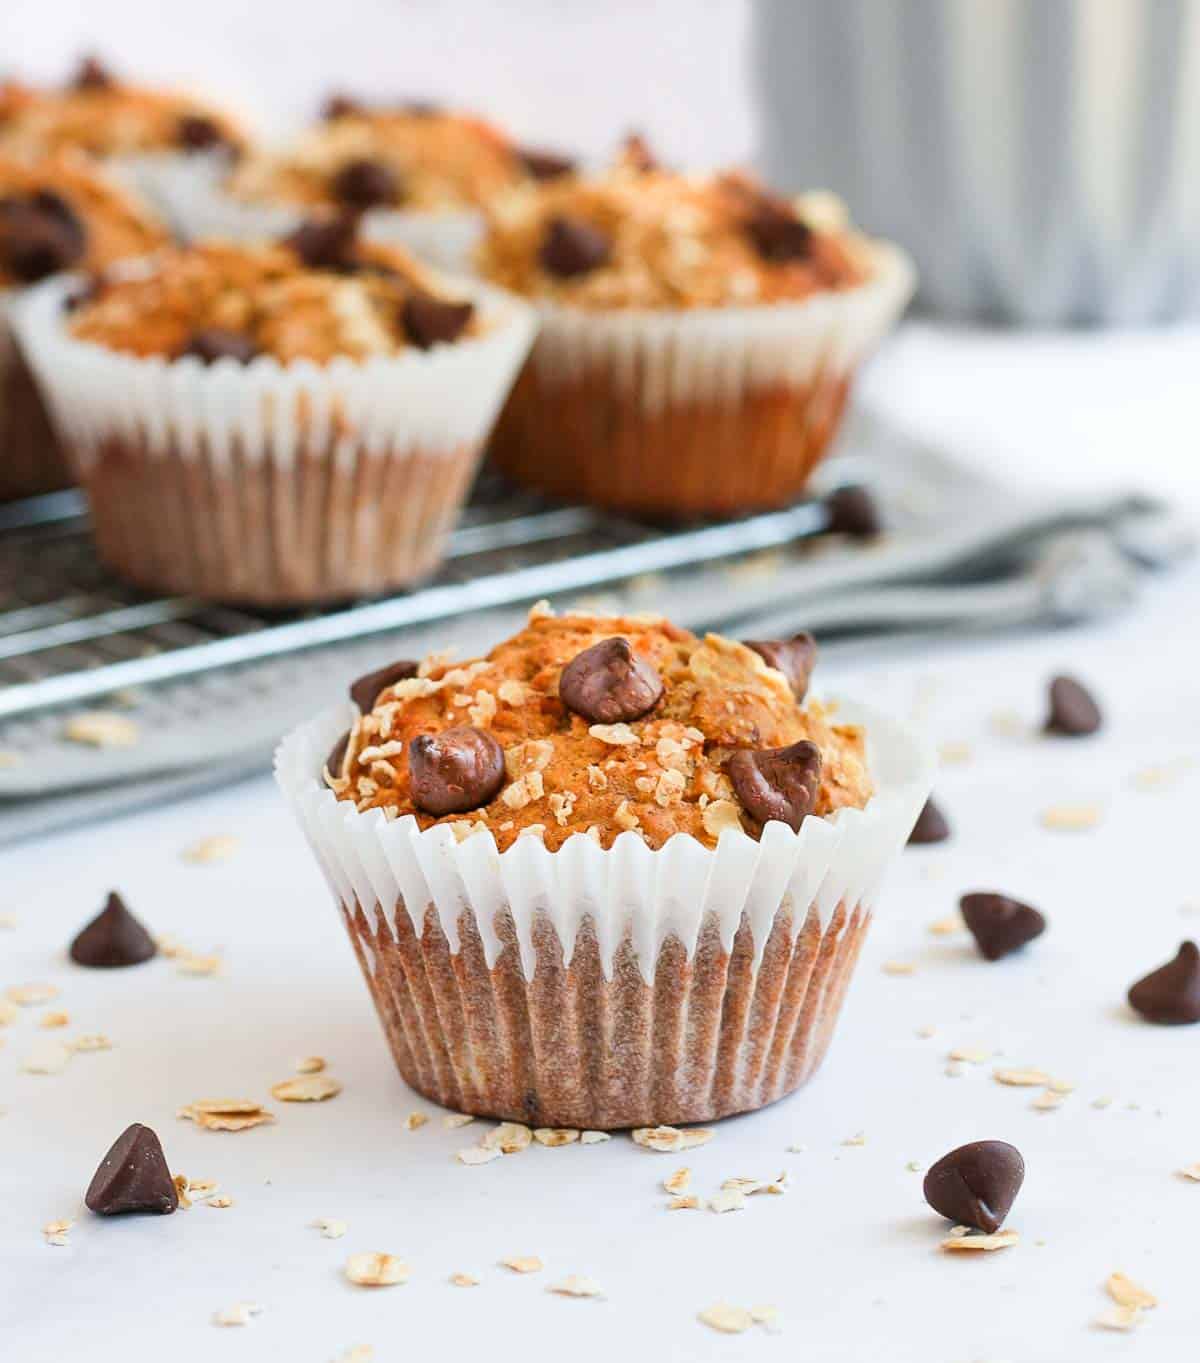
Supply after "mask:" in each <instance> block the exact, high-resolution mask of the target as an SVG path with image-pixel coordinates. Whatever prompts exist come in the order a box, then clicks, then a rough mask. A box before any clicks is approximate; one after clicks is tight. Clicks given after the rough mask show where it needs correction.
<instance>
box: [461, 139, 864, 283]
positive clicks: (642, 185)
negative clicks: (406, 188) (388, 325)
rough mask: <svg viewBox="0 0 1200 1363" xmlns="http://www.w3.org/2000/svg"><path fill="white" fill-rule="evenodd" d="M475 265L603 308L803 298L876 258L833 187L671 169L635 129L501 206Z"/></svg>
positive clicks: (851, 276)
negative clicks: (617, 153)
mask: <svg viewBox="0 0 1200 1363" xmlns="http://www.w3.org/2000/svg"><path fill="white" fill-rule="evenodd" d="M478 264H479V267H480V270H481V272H482V273H483V274H484V276H486V277H487V278H489V279H491V280H493V281H494V282H495V283H497V284H500V285H502V286H503V287H505V288H507V289H510V290H512V291H513V292H515V293H519V294H522V295H524V296H525V297H527V298H540V299H547V300H551V301H554V302H557V303H562V304H568V305H570V306H574V307H581V308H593V309H598V310H599V309H618V308H628V309H632V308H672V309H674V308H720V307H731V306H750V305H754V304H763V303H782V302H796V301H799V300H802V299H805V298H808V297H810V296H811V295H812V294H815V293H819V292H822V291H825V290H836V289H847V288H852V287H854V286H855V285H857V284H861V283H862V282H863V281H864V280H866V279H867V278H869V277H870V275H871V273H872V268H873V267H872V252H871V248H870V245H869V243H868V242H867V241H866V240H865V239H864V238H862V237H860V236H857V235H856V234H855V233H853V232H852V231H851V230H850V229H849V227H848V225H847V222H846V218H845V213H844V210H843V209H842V208H841V205H840V204H839V203H838V201H837V200H835V199H834V198H833V197H832V196H830V195H811V196H801V198H799V199H796V200H787V199H782V198H779V197H777V196H775V195H772V194H770V193H768V192H767V191H766V190H764V189H763V188H762V187H761V186H760V185H759V184H758V183H757V182H756V181H754V180H753V179H752V178H751V177H749V176H748V175H745V174H741V173H727V174H720V175H710V176H688V175H679V174H674V173H671V172H669V171H665V170H662V169H659V168H658V167H657V166H656V165H655V163H654V162H653V160H652V158H650V156H649V154H648V153H647V152H646V151H645V148H644V144H641V143H640V142H639V141H638V140H636V139H634V140H632V141H631V142H630V143H627V144H626V149H625V153H624V154H623V156H622V157H621V159H620V160H619V161H618V164H617V165H616V166H615V167H613V168H612V169H611V170H609V171H608V172H606V173H604V174H601V175H596V176H583V175H568V176H563V177H560V178H557V179H554V180H549V181H545V182H543V183H540V184H536V185H527V186H525V187H523V188H521V189H519V190H517V191H516V192H514V193H513V194H510V195H508V196H506V197H505V198H503V199H501V200H500V201H498V202H497V203H496V204H494V205H493V206H492V208H491V210H490V212H489V223H488V232H487V235H486V237H485V239H484V240H483V242H482V243H481V245H480V247H479V253H478Z"/></svg>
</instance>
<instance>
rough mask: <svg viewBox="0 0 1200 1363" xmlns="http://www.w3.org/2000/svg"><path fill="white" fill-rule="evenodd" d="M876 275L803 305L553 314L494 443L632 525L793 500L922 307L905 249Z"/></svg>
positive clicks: (541, 482)
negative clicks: (883, 348)
mask: <svg viewBox="0 0 1200 1363" xmlns="http://www.w3.org/2000/svg"><path fill="white" fill-rule="evenodd" d="M874 265H875V269H874V274H873V276H872V278H871V279H870V280H869V281H868V282H866V283H864V284H863V285H861V286H859V287H857V288H854V289H847V290H842V291H832V290H831V291H827V292H824V293H819V294H815V295H814V296H813V297H811V298H808V299H805V300H804V301H802V302H798V303H780V304H772V305H763V306H759V307H740V308H713V309H695V310H679V311H660V312H616V311H614V312H604V313H602V312H595V311H590V310H585V309H582V308H566V307H559V306H553V305H545V306H543V307H541V308H540V309H539V322H540V325H539V333H538V339H537V342H536V343H535V345H534V348H533V352H532V354H531V355H530V358H529V361H528V364H527V365H526V368H525V370H524V372H523V373H522V375H521V378H520V380H519V381H518V384H517V386H516V388H515V390H514V392H513V395H512V397H511V398H510V399H509V402H508V404H507V406H506V408H505V410H504V412H503V414H502V415H501V419H500V422H499V425H498V428H497V431H496V435H495V438H494V440H493V444H492V451H493V455H494V457H495V459H496V462H497V464H498V465H499V466H500V467H501V468H502V469H504V471H505V472H506V473H508V474H510V475H511V476H512V477H514V478H516V479H518V480H519V481H521V482H524V483H526V484H528V485H531V486H534V487H536V488H538V489H540V490H541V491H544V492H548V493H551V494H553V495H556V496H564V497H580V498H583V499H585V500H588V501H594V502H599V503H601V504H604V505H610V506H614V507H616V508H618V509H622V510H627V511H633V512H649V513H660V514H668V515H669V514H676V513H678V514H682V515H705V514H734V513H737V512H739V511H749V510H754V509H758V508H764V507H769V506H773V505H781V504H783V503H786V502H787V501H790V500H791V499H793V498H794V497H795V496H796V495H798V494H799V492H800V491H801V490H802V489H803V487H804V484H805V482H806V481H807V479H808V477H809V475H810V474H811V473H812V470H813V468H814V467H815V466H816V464H817V463H818V462H819V460H820V458H821V457H822V456H823V455H824V453H825V452H826V450H827V448H828V446H829V444H830V441H831V440H832V438H833V436H834V435H835V433H836V431H837V428H838V425H839V422H840V418H841V414H842V410H843V407H844V405H845V401H846V398H847V394H848V391H849V387H850V383H851V380H852V378H853V375H854V372H855V370H856V369H857V367H858V366H859V364H861V362H862V361H863V360H864V359H865V358H866V357H867V356H868V355H869V354H870V353H871V351H872V350H873V349H874V348H875V346H876V345H877V344H878V343H879V341H880V340H881V339H882V337H883V336H884V335H885V334H886V333H887V332H888V330H890V328H891V327H892V326H893V325H894V324H895V322H896V321H897V319H898V318H899V316H900V314H901V313H902V312H903V310H904V308H905V306H906V304H907V303H908V300H909V298H910V296H911V294H912V291H913V287H914V283H915V273H914V271H913V267H912V264H911V262H910V261H909V259H908V257H907V256H906V255H905V254H904V253H903V252H902V251H900V250H899V249H898V248H896V247H894V246H891V245H888V244H886V243H877V244H876V245H875V246H874ZM564 450H569V451H570V456H569V457H564V455H563V451H564Z"/></svg>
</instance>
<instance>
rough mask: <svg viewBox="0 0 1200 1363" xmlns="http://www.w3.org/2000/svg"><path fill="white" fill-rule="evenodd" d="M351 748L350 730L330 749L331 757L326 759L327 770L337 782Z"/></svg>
mask: <svg viewBox="0 0 1200 1363" xmlns="http://www.w3.org/2000/svg"><path fill="white" fill-rule="evenodd" d="M349 746H350V730H349V729H347V730H346V732H345V733H344V734H343V735H342V736H341V738H339V739H338V741H337V742H336V743H335V744H334V745H333V747H332V748H330V749H329V756H328V757H327V758H326V759H325V770H326V771H327V772H328V773H329V775H330V776H332V777H333V779H334V780H335V781H336V780H337V778H338V777H339V776H341V774H342V763H343V762H344V761H345V760H346V749H347V748H348V747H349Z"/></svg>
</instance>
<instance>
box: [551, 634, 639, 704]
mask: <svg viewBox="0 0 1200 1363" xmlns="http://www.w3.org/2000/svg"><path fill="white" fill-rule="evenodd" d="M662 693H663V684H662V678H661V677H660V676H659V675H658V672H657V670H656V669H655V667H654V664H653V663H651V662H650V661H648V660H647V659H646V658H643V657H641V656H640V655H639V654H637V653H635V652H634V651H633V647H632V645H631V644H630V642H629V640H628V639H622V638H620V637H619V636H617V637H614V638H612V639H601V640H600V642H599V643H598V644H593V645H592V646H591V647H590V648H585V649H584V650H583V652H582V653H577V654H576V655H575V656H574V657H573V658H572V659H571V661H570V662H569V663H568V664H567V665H566V667H564V668H563V670H562V674H561V675H560V676H559V679H558V696H559V699H560V700H561V701H562V703H563V704H564V705H565V706H566V707H567V709H568V710H573V711H574V712H575V714H577V715H582V716H583V718H584V719H586V720H588V721H589V722H590V723H592V724H617V723H619V722H620V721H622V720H629V719H641V717H642V716H643V715H645V714H648V713H649V712H650V711H651V710H653V709H654V707H655V706H656V705H657V704H658V702H659V700H660V699H661V698H662Z"/></svg>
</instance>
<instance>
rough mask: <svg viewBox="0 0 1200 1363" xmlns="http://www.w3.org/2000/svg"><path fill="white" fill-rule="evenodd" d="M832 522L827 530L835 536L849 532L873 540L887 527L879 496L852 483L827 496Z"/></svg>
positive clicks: (855, 536) (853, 536) (863, 538)
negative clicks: (874, 495)
mask: <svg viewBox="0 0 1200 1363" xmlns="http://www.w3.org/2000/svg"><path fill="white" fill-rule="evenodd" d="M825 511H826V514H827V515H828V516H829V523H828V524H827V525H826V527H825V529H826V530H827V531H828V532H829V534H831V535H849V536H850V538H851V539H857V540H865V539H873V538H874V537H875V536H876V535H878V534H880V533H881V532H882V530H883V521H882V520H881V519H880V517H879V508H878V507H877V506H876V504H875V498H874V497H872V496H871V494H870V492H868V491H867V489H866V488H865V487H862V486H860V485H859V484H857V483H848V484H847V485H846V486H845V487H839V488H837V489H835V491H833V492H831V493H830V494H829V496H828V497H826V498H825Z"/></svg>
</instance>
